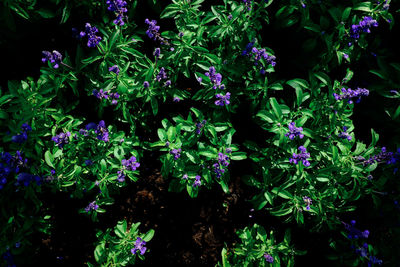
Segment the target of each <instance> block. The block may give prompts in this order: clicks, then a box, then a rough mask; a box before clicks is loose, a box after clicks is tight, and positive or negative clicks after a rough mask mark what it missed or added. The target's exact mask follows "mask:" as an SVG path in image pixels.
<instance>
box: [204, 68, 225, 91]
mask: <svg viewBox="0 0 400 267" xmlns="http://www.w3.org/2000/svg"><path fill="white" fill-rule="evenodd" d="M205 75H206V76H207V77H209V78H210V81H211V82H212V83H213V84H214V85H213V89H217V88H218V89H222V90H224V89H225V85H223V84H221V81H222V75H221V74H220V73H216V70H215V67H213V66H211V67H210V68H209V70H208V72H206V73H205Z"/></svg>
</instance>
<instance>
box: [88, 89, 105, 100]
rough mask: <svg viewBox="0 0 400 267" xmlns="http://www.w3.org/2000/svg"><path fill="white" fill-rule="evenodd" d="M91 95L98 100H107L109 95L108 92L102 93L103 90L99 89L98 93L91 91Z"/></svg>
mask: <svg viewBox="0 0 400 267" xmlns="http://www.w3.org/2000/svg"><path fill="white" fill-rule="evenodd" d="M92 93H93V95H94V96H95V97H96V98H98V99H103V98H104V99H108V97H109V95H108V93H109V91H104V90H103V89H100V91H97V90H96V89H93V91H92Z"/></svg>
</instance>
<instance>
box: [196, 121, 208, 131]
mask: <svg viewBox="0 0 400 267" xmlns="http://www.w3.org/2000/svg"><path fill="white" fill-rule="evenodd" d="M206 122H207V121H206V120H202V121H201V122H198V123H196V134H200V133H201V129H202V128H203V127H204V125H206Z"/></svg>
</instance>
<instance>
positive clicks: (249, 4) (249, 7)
mask: <svg viewBox="0 0 400 267" xmlns="http://www.w3.org/2000/svg"><path fill="white" fill-rule="evenodd" d="M251 1H252V0H243V3H244V4H245V6H246V8H247V10H248V11H250V10H251Z"/></svg>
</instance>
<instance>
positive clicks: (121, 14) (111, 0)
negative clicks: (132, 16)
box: [106, 0, 128, 26]
mask: <svg viewBox="0 0 400 267" xmlns="http://www.w3.org/2000/svg"><path fill="white" fill-rule="evenodd" d="M106 4H107V5H108V8H107V9H108V10H109V11H112V12H114V13H115V15H116V16H117V18H116V19H115V20H114V21H113V22H114V24H115V25H119V26H122V25H124V24H125V23H124V21H123V18H125V17H126V16H125V13H126V12H128V9H127V8H126V5H127V3H126V1H123V0H107V2H106Z"/></svg>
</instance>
